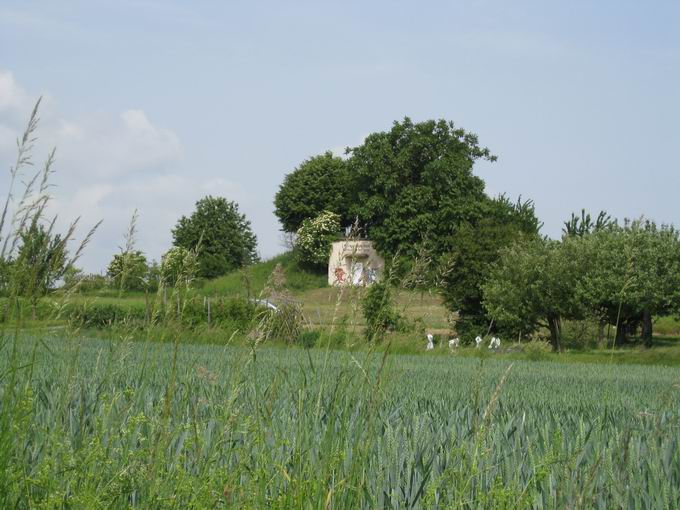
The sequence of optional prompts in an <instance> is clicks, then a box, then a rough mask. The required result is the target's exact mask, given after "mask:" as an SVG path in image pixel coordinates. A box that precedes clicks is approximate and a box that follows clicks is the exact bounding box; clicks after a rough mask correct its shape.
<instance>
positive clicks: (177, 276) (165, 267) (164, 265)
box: [161, 246, 198, 287]
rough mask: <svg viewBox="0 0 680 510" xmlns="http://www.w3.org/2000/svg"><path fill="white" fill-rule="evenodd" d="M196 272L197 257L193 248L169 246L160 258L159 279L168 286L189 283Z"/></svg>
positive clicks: (187, 284)
mask: <svg viewBox="0 0 680 510" xmlns="http://www.w3.org/2000/svg"><path fill="white" fill-rule="evenodd" d="M197 274H198V259H197V257H196V253H195V252H194V251H193V250H187V249H186V248H182V247H181V246H175V247H174V248H170V249H169V250H168V251H167V252H165V255H163V257H162V258H161V280H162V281H163V283H164V284H165V285H167V286H170V287H176V286H182V285H186V286H187V287H188V286H189V285H190V283H191V281H192V280H193V279H194V278H196V275H197Z"/></svg>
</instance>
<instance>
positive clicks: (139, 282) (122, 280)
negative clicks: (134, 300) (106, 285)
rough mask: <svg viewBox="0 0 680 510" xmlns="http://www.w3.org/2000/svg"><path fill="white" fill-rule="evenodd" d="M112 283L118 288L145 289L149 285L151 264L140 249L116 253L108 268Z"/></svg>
mask: <svg viewBox="0 0 680 510" xmlns="http://www.w3.org/2000/svg"><path fill="white" fill-rule="evenodd" d="M106 275H107V276H108V277H109V279H110V282H111V285H112V286H113V288H114V289H118V290H144V289H146V288H147V285H148V275H149V266H148V265H147V262H146V257H145V256H144V254H143V253H142V252H141V251H139V250H130V251H127V252H121V253H116V254H115V255H114V256H113V259H111V262H110V263H109V266H108V268H107V270H106Z"/></svg>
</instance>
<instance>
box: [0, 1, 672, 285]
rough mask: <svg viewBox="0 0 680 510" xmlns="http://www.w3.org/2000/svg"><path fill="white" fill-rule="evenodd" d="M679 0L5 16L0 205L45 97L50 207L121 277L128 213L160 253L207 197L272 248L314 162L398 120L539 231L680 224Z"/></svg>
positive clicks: (108, 7)
mask: <svg viewBox="0 0 680 510" xmlns="http://www.w3.org/2000/svg"><path fill="white" fill-rule="evenodd" d="M679 26H680V2H677V1H668V2H666V1H661V0H659V1H655V2H639V1H625V0H612V1H605V0H601V1H598V2H593V1H569V2H566V1H563V2H546V1H545V0H542V1H521V0H518V1H513V2H507V1H502V0H499V1H485V0H477V1H445V2H436V1H425V2H414V1H411V2H405V1H399V0H391V1H378V0H376V1H370V2H366V1H362V2H360V1H343V2H331V1H320V0H317V1H313V2H312V1H310V2H302V1H300V2H298V1H287V2H281V1H278V2H275V1H272V2H260V1H254V0H251V1H242V2H241V1H219V2H218V1H215V2H207V1H196V0H194V1H192V2H186V1H185V2H173V1H169V0H163V1H160V0H139V1H131V0H116V1H93V0H88V1H70V0H60V1H59V2H54V1H26V0H21V1H15V0H3V1H2V2H1V3H0V198H3V202H4V196H6V194H7V192H8V186H9V168H10V166H11V165H12V164H13V161H14V159H15V157H16V137H17V136H18V135H19V134H20V133H21V132H22V130H23V127H24V125H25V123H26V121H27V120H28V116H29V112H30V110H31V108H32V106H33V104H34V103H35V101H36V100H37V98H38V97H40V96H43V102H42V104H41V110H40V118H41V123H40V127H39V131H38V136H39V141H38V143H37V145H36V149H35V154H34V160H35V163H36V165H37V164H39V163H41V162H42V161H44V159H45V156H46V154H47V151H48V149H49V148H50V147H53V146H54V147H56V148H57V156H56V164H55V166H54V169H55V174H54V175H53V183H54V184H55V187H54V188H53V189H52V193H53V196H54V199H53V201H52V203H51V206H50V212H51V214H56V215H58V218H59V220H58V221H59V224H60V225H61V226H62V228H63V226H64V225H66V224H67V223H68V222H69V221H71V220H72V219H74V218H76V217H78V216H80V217H81V220H80V229H79V232H80V235H83V234H84V233H85V232H86V231H87V229H89V228H90V227H91V226H92V225H94V224H95V223H96V222H97V221H98V220H100V219H101V220H103V223H102V225H101V227H100V229H99V230H98V231H97V233H96V234H95V237H94V238H93V240H92V242H91V244H90V245H89V247H88V249H87V251H86V252H85V255H84V257H83V258H82V260H81V266H82V267H83V268H84V269H85V270H86V271H88V272H101V271H105V269H106V266H107V264H108V262H109V261H110V259H111V257H112V255H113V254H114V253H116V252H118V251H119V249H120V248H119V247H120V246H122V245H123V244H124V239H123V237H124V233H125V231H126V228H127V225H128V223H129V221H130V217H131V216H132V214H133V212H134V210H135V209H136V210H137V211H138V213H139V220H138V225H137V227H138V235H137V246H138V248H139V249H141V250H142V251H144V252H145V253H146V254H147V256H148V257H149V258H150V259H156V260H158V259H159V258H160V256H161V254H162V253H163V252H164V251H166V250H167V249H168V248H169V247H170V246H171V243H172V235H171V228H172V227H173V226H174V225H175V223H176V222H177V220H178V219H179V218H180V217H181V216H182V215H188V214H190V213H191V211H192V210H193V208H194V205H195V202H196V201H197V200H199V199H200V198H202V197H203V196H205V195H208V194H212V195H216V196H224V197H226V198H228V199H229V200H234V201H236V202H238V204H239V208H240V211H241V212H242V213H244V214H245V215H246V217H247V218H248V219H249V220H250V221H251V223H252V227H253V230H254V232H255V233H256V235H257V238H258V244H259V251H260V254H261V256H262V257H265V258H267V257H270V256H273V255H275V254H276V253H279V252H281V251H283V250H284V248H283V245H282V241H281V236H280V231H279V228H280V227H279V224H278V222H277V219H276V217H275V216H274V214H273V197H274V194H275V193H276V191H277V189H278V187H279V185H280V184H281V182H282V180H283V177H284V175H285V174H286V173H290V172H291V171H293V170H294V169H295V167H296V166H297V165H299V164H300V163H301V162H302V161H304V160H305V159H307V158H309V157H310V156H313V155H316V154H319V153H322V152H324V151H326V150H333V151H335V152H336V153H338V154H339V153H341V152H342V151H343V149H344V148H345V147H347V146H357V145H359V144H361V142H362V140H363V139H364V138H365V136H366V135H368V134H369V133H372V132H375V131H385V130H388V129H389V128H390V127H391V125H392V123H393V122H394V121H395V120H400V119H403V117H405V116H408V117H410V118H412V119H413V120H414V121H422V120H426V119H432V118H435V119H440V118H443V119H447V120H451V121H453V122H454V123H455V124H456V125H458V126H460V127H463V128H465V129H466V130H468V131H472V132H474V133H477V135H478V136H479V139H480V143H481V144H482V145H484V146H487V147H489V148H490V149H491V151H492V152H493V153H494V154H496V155H497V156H498V161H497V162H495V163H489V162H480V163H478V164H477V165H476V166H475V173H476V174H477V175H479V176H481V177H482V178H483V179H484V180H485V181H486V186H487V192H488V193H489V194H490V195H496V194H499V193H506V194H507V195H508V196H510V197H512V198H517V197H518V196H520V195H521V196H522V198H525V199H527V198H528V199H531V200H533V201H534V202H535V205H536V212H537V214H538V216H539V218H540V219H541V221H543V223H544V227H543V233H544V234H546V235H549V236H551V237H558V236H559V235H560V232H561V228H562V222H563V221H564V220H565V219H567V218H568V217H569V216H570V214H571V212H573V211H576V212H578V211H580V210H581V209H582V208H585V209H587V210H590V211H593V212H594V213H596V212H597V211H599V210H601V209H604V210H606V211H608V212H609V213H610V214H612V216H614V217H617V218H624V217H628V218H636V217H639V216H643V215H644V216H645V217H647V218H650V219H654V220H656V221H658V222H664V223H673V224H676V225H679V226H680V205H679V203H678V194H679V193H680V126H679V124H678V123H679V122H680V30H678V27H679Z"/></svg>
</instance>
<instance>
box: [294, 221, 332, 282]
mask: <svg viewBox="0 0 680 510" xmlns="http://www.w3.org/2000/svg"><path fill="white" fill-rule="evenodd" d="M339 231H340V216H339V215H337V214H335V213H334V212H330V211H324V212H322V213H321V214H319V216H317V217H316V218H314V219H313V220H309V219H307V220H304V221H303V222H302V226H301V227H300V228H299V229H298V231H297V238H296V239H295V254H296V257H297V259H298V261H299V262H300V264H302V265H303V266H309V267H313V268H315V269H321V268H326V267H327V266H328V257H329V256H330V253H331V245H332V244H333V240H335V238H336V237H337V236H338V232H339Z"/></svg>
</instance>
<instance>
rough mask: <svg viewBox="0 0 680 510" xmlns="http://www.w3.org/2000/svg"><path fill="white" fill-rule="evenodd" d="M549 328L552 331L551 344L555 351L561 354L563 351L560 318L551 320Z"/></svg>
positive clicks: (549, 320)
mask: <svg viewBox="0 0 680 510" xmlns="http://www.w3.org/2000/svg"><path fill="white" fill-rule="evenodd" d="M548 328H549V329H550V343H551V344H552V348H553V351H555V352H560V351H561V350H562V346H561V345H560V319H559V318H558V317H551V318H549V319H548Z"/></svg>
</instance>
